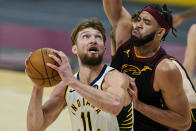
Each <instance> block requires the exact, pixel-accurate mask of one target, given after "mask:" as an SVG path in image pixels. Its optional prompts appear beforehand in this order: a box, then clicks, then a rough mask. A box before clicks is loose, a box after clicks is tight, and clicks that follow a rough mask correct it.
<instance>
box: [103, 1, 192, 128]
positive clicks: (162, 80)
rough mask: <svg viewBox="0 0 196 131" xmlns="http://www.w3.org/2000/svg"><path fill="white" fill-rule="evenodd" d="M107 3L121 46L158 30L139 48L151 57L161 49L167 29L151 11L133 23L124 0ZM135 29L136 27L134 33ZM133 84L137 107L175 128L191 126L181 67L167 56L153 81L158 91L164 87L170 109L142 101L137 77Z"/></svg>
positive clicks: (147, 114)
mask: <svg viewBox="0 0 196 131" xmlns="http://www.w3.org/2000/svg"><path fill="white" fill-rule="evenodd" d="M103 6H104V10H105V13H106V15H107V17H108V19H109V21H110V23H111V25H112V28H114V29H115V34H116V35H115V36H116V37H115V38H116V48H117V49H118V48H119V47H120V46H121V45H122V44H123V43H125V42H126V41H127V40H129V39H130V37H131V35H134V36H136V37H138V38H143V37H144V36H146V35H148V34H150V33H151V32H153V31H156V34H155V37H154V40H153V41H151V42H149V43H147V44H146V45H144V46H141V47H135V51H136V53H137V54H138V55H139V56H142V57H151V56H153V55H154V54H155V53H156V52H157V51H158V50H159V48H160V45H159V43H160V41H161V39H162V37H163V36H164V34H165V29H164V28H161V27H160V26H159V25H158V23H157V21H156V20H155V19H154V18H153V17H152V16H151V15H150V14H149V13H148V12H145V11H143V12H142V13H141V14H140V20H139V21H137V22H135V23H132V21H131V15H130V14H129V13H128V11H127V10H126V9H125V8H124V7H123V6H122V1H121V0H103ZM131 29H133V31H132V33H131V34H130V33H129V32H130V30H131ZM130 81H131V80H130ZM131 85H132V89H130V90H129V93H130V94H131V96H132V99H133V103H134V109H135V110H137V111H139V112H141V113H142V114H143V115H146V116H147V117H149V118H150V119H152V120H154V121H156V122H158V123H160V124H163V125H166V126H169V127H171V128H174V129H177V130H187V129H189V127H190V124H191V117H190V113H189V103H188V99H187V97H186V95H185V92H184V90H183V87H182V76H181V74H180V71H179V69H178V68H177V66H176V65H175V64H174V63H172V61H171V60H168V59H164V60H162V61H161V62H160V63H159V64H158V66H157V68H156V70H155V76H154V83H153V88H154V90H155V91H160V90H161V91H162V95H163V99H164V101H165V102H166V105H167V107H168V110H162V109H159V108H157V107H154V106H151V105H147V104H145V103H143V102H141V101H140V100H139V99H138V95H137V87H136V85H135V82H134V80H132V81H131ZM176 98H178V99H176ZM182 103H183V104H182ZM182 105H183V107H182Z"/></svg>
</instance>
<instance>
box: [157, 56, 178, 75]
mask: <svg viewBox="0 0 196 131" xmlns="http://www.w3.org/2000/svg"><path fill="white" fill-rule="evenodd" d="M156 72H157V73H163V74H165V75H166V74H176V73H180V72H179V69H178V67H177V66H176V64H175V63H173V62H172V60H170V59H163V60H162V61H161V62H160V63H159V64H158V65H157V68H156Z"/></svg>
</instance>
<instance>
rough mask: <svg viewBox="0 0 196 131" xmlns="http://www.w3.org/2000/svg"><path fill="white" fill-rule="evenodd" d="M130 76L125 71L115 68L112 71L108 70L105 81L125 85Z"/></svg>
mask: <svg viewBox="0 0 196 131" xmlns="http://www.w3.org/2000/svg"><path fill="white" fill-rule="evenodd" d="M128 80H129V79H128V76H127V75H126V74H124V73H121V72H119V71H118V70H116V69H114V70H112V71H110V72H108V73H107V74H106V75H105V81H107V83H112V84H117V83H118V84H119V85H123V84H126V83H127V82H128Z"/></svg>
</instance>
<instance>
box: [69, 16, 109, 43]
mask: <svg viewBox="0 0 196 131" xmlns="http://www.w3.org/2000/svg"><path fill="white" fill-rule="evenodd" d="M86 28H93V29H96V30H98V31H100V33H101V34H102V36H103V41H104V43H105V41H106V35H105V29H104V27H103V24H102V23H101V22H100V21H99V20H98V19H97V18H90V19H85V20H84V21H82V22H81V23H80V24H78V25H76V26H75V28H74V29H73V30H72V32H71V41H72V46H73V45H75V44H76V40H77V36H78V33H79V32H80V31H81V30H83V29H86Z"/></svg>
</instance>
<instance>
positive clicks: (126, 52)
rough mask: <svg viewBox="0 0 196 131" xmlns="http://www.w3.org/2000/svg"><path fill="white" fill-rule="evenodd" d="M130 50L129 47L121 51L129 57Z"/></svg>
mask: <svg viewBox="0 0 196 131" xmlns="http://www.w3.org/2000/svg"><path fill="white" fill-rule="evenodd" d="M130 51H131V50H130V49H128V50H125V51H123V52H124V53H125V54H127V57H128V58H129V52H130Z"/></svg>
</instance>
